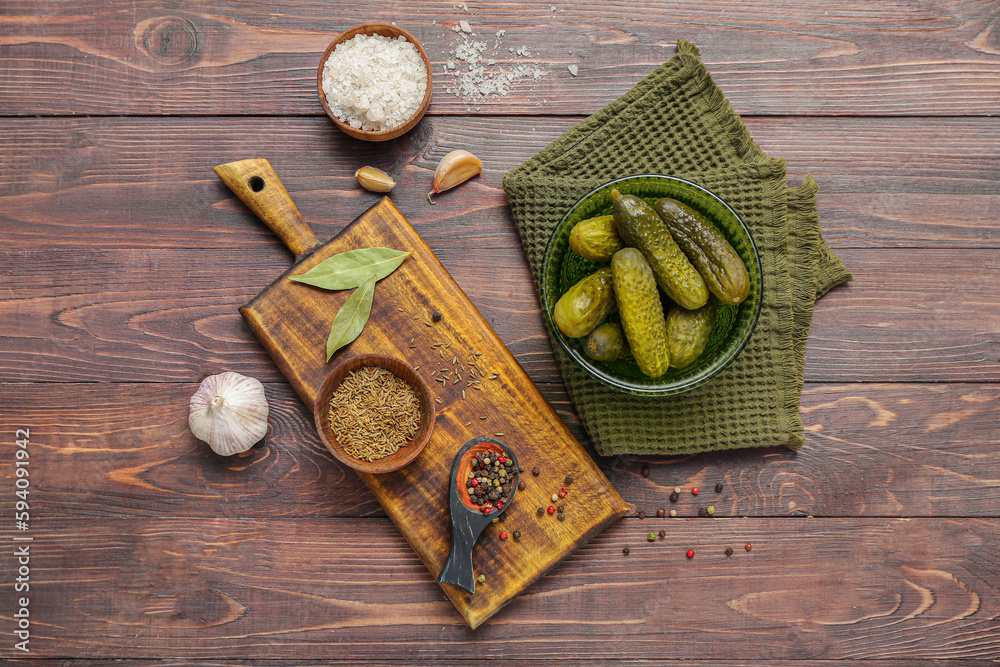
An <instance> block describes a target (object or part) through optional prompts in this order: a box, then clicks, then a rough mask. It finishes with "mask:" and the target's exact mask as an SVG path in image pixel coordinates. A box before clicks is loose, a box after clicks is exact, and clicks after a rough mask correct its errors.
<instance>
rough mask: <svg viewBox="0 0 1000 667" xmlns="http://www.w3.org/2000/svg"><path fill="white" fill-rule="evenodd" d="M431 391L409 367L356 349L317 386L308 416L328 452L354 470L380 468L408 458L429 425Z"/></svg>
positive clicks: (387, 468) (427, 432)
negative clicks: (317, 392)
mask: <svg viewBox="0 0 1000 667" xmlns="http://www.w3.org/2000/svg"><path fill="white" fill-rule="evenodd" d="M434 417H435V414H434V397H433V395H432V394H431V391H430V389H429V388H428V386H427V384H426V383H425V382H424V381H423V380H422V379H421V378H420V376H419V375H417V373H416V371H414V370H413V368H412V367H411V366H410V365H409V364H407V363H405V362H403V361H401V360H399V359H396V358H393V357H387V356H384V355H379V354H362V355H359V356H356V357H351V358H348V359H345V360H343V361H341V362H340V363H339V364H337V365H336V366H335V367H334V368H333V370H332V371H330V375H329V376H328V377H327V378H326V380H325V381H324V382H323V385H322V386H321V387H320V390H319V395H318V397H317V398H316V405H315V407H314V408H313V418H314V419H315V421H316V430H317V431H318V432H319V437H320V440H322V441H323V444H325V445H326V447H327V449H329V450H330V453H331V454H333V456H334V457H335V458H336V459H337V460H338V461H340V462H341V463H343V464H344V465H347V466H349V467H351V468H354V469H355V470H357V471H358V472H366V473H385V472H392V471H394V470H399V469H400V468H402V467H404V466H405V465H407V464H408V463H410V462H411V461H413V460H414V459H415V458H417V456H419V455H420V452H422V451H423V449H424V447H426V446H427V442H428V440H430V437H431V431H433V430H434Z"/></svg>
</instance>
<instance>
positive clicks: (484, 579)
mask: <svg viewBox="0 0 1000 667" xmlns="http://www.w3.org/2000/svg"><path fill="white" fill-rule="evenodd" d="M476 581H478V582H479V583H481V584H485V583H486V575H485V574H481V575H479V576H478V577H476Z"/></svg>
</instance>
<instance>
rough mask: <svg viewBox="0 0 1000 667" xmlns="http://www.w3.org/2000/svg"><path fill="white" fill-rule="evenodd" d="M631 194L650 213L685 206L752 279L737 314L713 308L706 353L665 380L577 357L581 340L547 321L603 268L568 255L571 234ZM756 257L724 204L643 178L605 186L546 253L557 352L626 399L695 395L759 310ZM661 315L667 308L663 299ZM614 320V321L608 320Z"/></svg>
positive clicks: (743, 340)
mask: <svg viewBox="0 0 1000 667" xmlns="http://www.w3.org/2000/svg"><path fill="white" fill-rule="evenodd" d="M612 188H616V189H617V190H618V191H619V192H620V193H622V194H623V195H625V194H631V195H636V196H638V197H641V198H642V199H644V200H645V201H646V202H647V203H649V204H650V205H652V204H653V202H655V201H656V200H657V199H660V198H661V197H670V198H671V199H676V200H677V201H679V202H682V203H684V204H687V205H688V206H690V207H691V208H692V209H694V210H695V211H697V212H698V213H700V214H701V215H702V216H703V217H704V218H705V219H706V220H708V221H709V222H711V223H712V224H713V225H715V228H716V229H717V230H719V232H720V233H721V234H722V235H723V236H724V237H726V240H727V241H729V243H730V245H732V246H733V248H735V250H736V253H737V254H738V255H739V256H740V258H741V259H742V260H743V263H744V264H745V265H746V267H747V271H748V272H749V274H750V294H749V295H748V296H747V298H746V299H745V300H744V301H743V302H742V303H741V304H739V305H738V306H729V305H726V304H721V303H720V304H719V310H718V314H717V315H716V319H715V326H714V327H713V329H712V334H711V336H710V338H709V341H708V345H707V346H706V347H705V351H704V352H702V354H701V356H700V357H698V359H697V360H696V361H695V362H694V363H693V364H691V365H690V366H688V367H687V368H681V369H677V368H671V369H670V370H669V371H667V373H666V374H664V375H661V376H660V377H657V378H651V377H649V376H647V375H645V374H644V373H643V372H642V371H640V370H639V366H638V365H637V364H636V363H635V360H634V359H633V358H632V357H626V358H624V359H617V360H615V361H609V362H601V361H594V360H593V359H591V358H589V357H588V356H587V355H585V354H584V353H583V341H584V340H585V339H584V338H567V337H566V336H563V334H562V332H560V331H559V328H558V327H557V326H556V325H555V323H554V322H553V321H552V308H553V307H554V306H555V305H556V301H558V300H559V297H561V296H562V295H563V294H564V293H565V292H566V291H567V290H568V289H569V288H570V287H572V286H573V285H574V284H576V283H577V282H578V281H579V280H581V279H582V278H584V277H586V276H588V275H590V274H591V273H593V272H594V271H596V270H597V269H599V268H601V267H602V266H605V265H604V264H602V263H600V262H594V261H591V260H588V259H584V258H583V257H580V256H579V255H577V254H576V253H575V252H573V251H572V250H570V247H569V233H570V230H571V229H573V226H574V225H576V223H578V222H580V221H581V220H586V219H587V218H593V217H596V216H599V215H610V214H611V190H612ZM761 273H762V272H761V266H760V257H759V256H758V254H757V246H756V245H754V242H753V238H752V237H751V236H750V232H749V230H747V228H746V225H744V224H743V221H742V220H740V217H739V216H738V215H736V212H735V211H733V209H731V208H730V207H729V206H728V205H727V204H726V203H725V202H724V201H722V200H721V199H719V198H718V197H716V196H715V195H714V194H712V193H711V192H709V191H708V190H706V189H705V188H703V187H701V186H700V185H696V184H694V183H691V182H690V181H685V180H683V179H680V178H673V177H671V176H659V175H655V174H645V175H642V176H627V177H625V178H619V179H617V180H614V181H610V182H608V183H605V184H604V185H602V186H600V187H599V188H597V189H596V190H594V191H592V192H590V193H589V194H587V195H586V196H584V197H583V198H582V199H580V201H578V202H577V203H576V204H574V205H573V207H572V208H571V209H570V210H569V212H568V213H567V214H566V215H565V217H563V219H562V221H561V222H560V223H559V226H558V227H557V228H556V230H555V232H554V233H553V234H552V239H551V240H550V241H549V245H548V248H546V250H545V265H544V268H543V272H542V310H544V311H545V317H546V319H547V320H548V323H549V330H550V331H551V332H552V335H553V336H555V338H556V340H558V341H559V345H560V346H562V348H563V349H564V350H566V352H567V353H568V354H569V355H570V356H571V357H572V358H573V359H574V360H575V361H576V363H578V364H579V365H580V367H581V368H583V370H585V371H586V372H587V373H589V374H590V375H591V376H592V377H594V378H595V379H597V380H599V381H600V382H603V383H604V384H606V385H608V386H609V387H612V388H614V389H617V390H619V391H623V392H626V393H629V394H639V395H647V396H668V395H671V394H678V393H680V392H683V391H687V390H689V389H693V388H695V387H697V386H699V385H701V384H704V383H705V382H708V381H709V380H710V379H711V378H712V377H713V376H715V375H716V374H717V373H718V372H719V371H721V370H722V369H723V368H725V367H726V366H728V365H729V364H731V363H732V362H733V359H735V358H736V357H737V356H738V355H739V353H740V352H741V351H742V350H743V348H744V347H745V346H746V344H747V341H749V340H750V336H751V334H752V333H753V330H754V326H756V324H757V318H758V317H759V316H760V308H761V303H762V296H763V292H762V288H761V284H762V277H761ZM660 296H661V298H662V299H663V303H664V309H663V312H664V313H666V312H667V309H668V308H669V307H670V300H669V299H668V298H667V297H666V296H665V295H663V294H662V292H661V294H660ZM616 318H617V315H614V316H612V320H614V319H616Z"/></svg>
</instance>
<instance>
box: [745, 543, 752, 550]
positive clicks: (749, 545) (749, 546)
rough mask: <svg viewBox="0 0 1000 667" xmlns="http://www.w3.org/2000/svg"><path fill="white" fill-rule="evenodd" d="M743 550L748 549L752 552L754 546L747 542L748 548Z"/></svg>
mask: <svg viewBox="0 0 1000 667" xmlns="http://www.w3.org/2000/svg"><path fill="white" fill-rule="evenodd" d="M743 548H744V549H746V550H747V551H750V550H751V549H753V545H752V544H750V543H749V542H747V544H746V546H745V547H743Z"/></svg>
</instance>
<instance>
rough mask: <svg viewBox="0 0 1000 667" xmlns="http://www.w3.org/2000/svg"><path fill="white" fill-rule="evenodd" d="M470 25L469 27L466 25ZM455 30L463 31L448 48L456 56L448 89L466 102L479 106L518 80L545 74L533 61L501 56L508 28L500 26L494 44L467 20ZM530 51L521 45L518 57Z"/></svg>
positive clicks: (507, 91)
mask: <svg viewBox="0 0 1000 667" xmlns="http://www.w3.org/2000/svg"><path fill="white" fill-rule="evenodd" d="M463 24H464V25H463ZM466 26H468V28H469V29H468V30H466V29H465V28H466ZM453 30H454V31H455V32H457V33H459V37H460V39H461V41H459V43H458V44H457V45H456V46H455V48H454V49H452V50H450V51H449V52H448V55H449V56H451V58H452V59H450V60H448V69H449V74H451V75H452V76H454V77H455V79H454V81H453V82H452V85H450V86H447V87H446V88H445V90H446V91H447V92H448V93H450V94H453V95H455V96H456V97H459V98H461V100H462V101H463V102H464V103H465V104H471V105H472V106H475V108H476V109H477V110H479V109H481V107H480V106H477V105H479V104H480V103H482V102H488V101H492V100H496V99H499V98H501V97H503V96H504V95H506V94H507V93H509V92H510V91H511V89H512V88H513V87H514V85H515V84H516V83H517V82H518V81H521V80H524V79H528V80H537V79H539V78H541V77H542V75H544V74H545V72H544V71H543V70H542V69H541V68H540V67H538V66H537V65H534V64H532V63H523V62H521V63H518V62H516V61H512V60H511V59H510V58H509V57H507V56H506V55H505V56H504V57H503V58H502V59H501V58H499V57H497V56H498V54H497V51H499V50H500V49H501V46H500V38H501V37H503V35H504V34H505V33H506V30H503V29H500V30H497V31H496V32H495V35H496V41H495V43H494V44H493V45H492V47H490V46H489V45H488V44H487V42H486V41H479V40H476V39H475V35H476V33H474V32H473V31H472V26H471V25H469V24H468V22H467V21H460V22H459V25H458V26H456V27H455V28H454V29H453ZM507 50H508V52H509V53H514V48H513V47H510V48H508V49H507ZM530 55H531V52H530V51H529V50H528V47H526V46H521V47H520V48H519V49H517V56H518V57H528V56H530ZM452 62H454V63H455V68H454V69H453V68H452V67H451V63H452ZM472 106H468V107H466V110H467V111H471V110H472Z"/></svg>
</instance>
